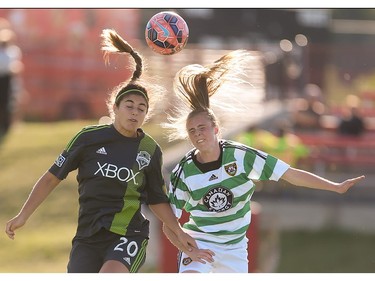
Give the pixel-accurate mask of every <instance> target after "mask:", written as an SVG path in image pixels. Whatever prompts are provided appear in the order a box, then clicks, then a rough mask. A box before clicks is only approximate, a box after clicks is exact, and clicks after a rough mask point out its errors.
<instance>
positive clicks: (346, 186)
mask: <svg viewBox="0 0 375 281" xmlns="http://www.w3.org/2000/svg"><path fill="white" fill-rule="evenodd" d="M364 178H365V176H364V175H362V176H360V177H356V178H352V179H348V180H346V181H344V182H342V183H340V184H338V186H337V188H336V192H337V193H341V194H342V193H345V192H347V191H348V190H349V188H351V187H352V186H353V185H355V184H356V183H358V182H359V181H361V180H363V179H364Z"/></svg>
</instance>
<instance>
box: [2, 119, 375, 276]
mask: <svg viewBox="0 0 375 281" xmlns="http://www.w3.org/2000/svg"><path fill="white" fill-rule="evenodd" d="M89 124H93V123H92V122H91V123H90V121H74V122H73V121H67V122H58V123H18V124H16V125H15V126H14V127H13V128H12V130H11V132H10V133H9V135H8V136H7V137H6V138H5V139H4V140H3V143H2V144H1V145H0V167H1V170H0V188H1V193H0V223H1V227H2V229H3V230H4V229H5V224H6V222H7V220H9V219H10V218H11V217H13V216H14V215H15V214H16V213H17V212H18V210H19V209H20V207H21V205H22V203H23V202H24V201H25V199H26V197H27V196H28V194H29V192H30V190H31V188H32V186H33V184H34V183H35V181H36V180H37V179H38V178H39V177H40V176H41V175H42V174H43V173H44V172H45V171H46V170H47V169H48V168H49V167H50V165H51V164H52V163H53V161H54V160H55V158H56V157H57V155H59V154H60V152H61V151H62V149H63V148H64V147H65V145H66V144H67V142H68V141H69V140H70V138H71V137H72V136H73V134H75V133H76V132H78V130H80V129H81V128H82V127H83V126H86V125H89ZM146 130H147V131H148V132H150V134H152V135H153V136H155V138H156V139H157V140H158V141H159V142H160V143H161V145H162V147H163V146H165V139H164V138H163V136H160V135H158V132H160V131H161V130H160V128H158V127H152V126H151V125H149V126H146ZM76 186H77V185H76V179H75V173H71V174H70V175H69V176H68V178H67V179H66V180H64V181H63V182H62V183H61V184H60V185H59V186H58V187H57V189H56V190H54V192H53V193H52V194H51V195H50V197H48V198H47V200H46V201H45V202H44V203H43V204H42V205H41V206H40V208H39V209H38V210H37V211H36V212H35V213H34V214H33V216H32V217H31V218H30V219H29V221H28V223H27V224H26V225H25V226H24V227H23V228H21V229H20V230H18V231H17V234H16V239H15V240H14V241H12V240H10V239H8V237H7V236H6V234H5V233H4V232H3V234H2V235H0V261H1V262H0V273H47V272H48V273H63V272H66V263H67V261H68V256H69V251H70V246H71V239H72V237H73V235H74V232H75V228H76V220H77V208H78V206H77V197H78V196H77V190H76ZM373 245H375V236H374V235H363V234H356V233H349V232H340V231H338V230H330V231H319V232H314V233H311V232H287V233H281V235H280V248H281V258H280V266H279V268H278V270H277V271H278V272H289V273H292V272H353V273H356V272H374V271H375V256H374V254H373Z"/></svg>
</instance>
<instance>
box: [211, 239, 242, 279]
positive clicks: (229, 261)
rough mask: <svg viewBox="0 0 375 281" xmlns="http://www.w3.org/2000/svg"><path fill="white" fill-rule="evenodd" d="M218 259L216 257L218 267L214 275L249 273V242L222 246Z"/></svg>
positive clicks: (218, 249) (218, 250)
mask: <svg viewBox="0 0 375 281" xmlns="http://www.w3.org/2000/svg"><path fill="white" fill-rule="evenodd" d="M216 250H217V257H216V256H215V257H214V258H215V262H216V265H215V267H214V270H213V272H214V273H247V272H248V264H249V262H248V258H247V254H248V253H247V240H246V239H244V240H242V241H241V242H239V243H237V244H233V245H221V246H220V247H218V248H217V249H216Z"/></svg>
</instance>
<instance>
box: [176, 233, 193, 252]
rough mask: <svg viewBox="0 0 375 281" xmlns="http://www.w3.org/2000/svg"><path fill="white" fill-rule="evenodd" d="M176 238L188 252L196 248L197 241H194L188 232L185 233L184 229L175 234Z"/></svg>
mask: <svg viewBox="0 0 375 281" xmlns="http://www.w3.org/2000/svg"><path fill="white" fill-rule="evenodd" d="M177 238H178V240H179V241H180V243H181V244H182V245H183V246H184V247H185V248H187V249H188V251H189V252H191V251H192V250H193V247H194V248H198V245H197V243H196V242H195V239H194V238H193V237H191V236H190V235H189V234H187V233H185V232H184V231H181V232H179V233H178V235H177Z"/></svg>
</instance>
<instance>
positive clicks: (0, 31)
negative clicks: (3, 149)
mask: <svg viewBox="0 0 375 281" xmlns="http://www.w3.org/2000/svg"><path fill="white" fill-rule="evenodd" d="M14 40H15V33H14V32H13V30H12V29H11V28H10V25H9V23H8V22H7V20H5V19H0V139H1V138H2V137H3V136H5V134H6V133H7V132H8V130H9V128H10V125H11V123H12V113H13V110H14V106H15V100H16V98H17V97H16V94H17V93H18V92H19V87H20V84H19V82H20V81H19V74H20V72H21V71H22V69H23V65H22V62H21V57H22V54H21V50H20V48H19V47H18V46H16V45H15V43H14Z"/></svg>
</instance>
